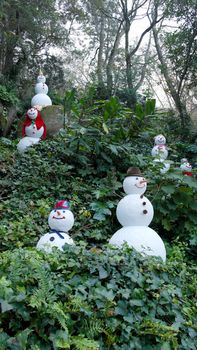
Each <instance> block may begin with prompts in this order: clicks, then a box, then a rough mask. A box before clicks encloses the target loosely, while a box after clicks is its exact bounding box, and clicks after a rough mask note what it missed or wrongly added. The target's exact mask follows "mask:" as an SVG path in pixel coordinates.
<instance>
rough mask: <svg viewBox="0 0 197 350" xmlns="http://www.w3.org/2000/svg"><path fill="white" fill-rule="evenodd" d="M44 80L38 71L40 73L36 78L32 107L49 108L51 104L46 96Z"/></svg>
mask: <svg viewBox="0 0 197 350" xmlns="http://www.w3.org/2000/svg"><path fill="white" fill-rule="evenodd" d="M45 82H46V78H45V76H44V75H43V73H42V71H41V70H40V73H39V75H38V77H37V84H36V86H35V93H36V95H35V96H34V97H33V98H32V100H31V105H32V107H34V106H42V107H46V106H51V105H52V102H51V99H50V97H49V96H47V94H48V86H47V85H46V83H45Z"/></svg>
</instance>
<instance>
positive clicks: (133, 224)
mask: <svg viewBox="0 0 197 350" xmlns="http://www.w3.org/2000/svg"><path fill="white" fill-rule="evenodd" d="M127 175H128V176H127V177H126V178H125V179H124V181H123V189H124V191H125V193H126V196H125V197H124V198H122V199H121V200H120V201H119V203H118V205H117V209H116V216H117V219H118V221H119V222H120V224H121V225H122V226H123V227H122V228H121V229H119V230H118V231H116V232H115V233H114V235H113V236H112V237H111V239H110V241H109V243H110V244H112V245H116V246H119V247H120V246H122V245H123V244H124V243H127V244H128V245H129V246H131V247H133V248H135V249H136V250H137V251H138V252H140V253H142V254H144V255H153V256H158V257H161V259H162V260H163V261H164V262H165V260H166V250H165V246H164V243H163V241H162V239H161V238H160V237H159V235H158V234H157V233H156V232H155V231H154V230H153V229H151V228H150V227H148V225H149V224H150V223H151V221H152V219H153V215H154V211H153V206H152V204H151V202H150V201H149V200H148V198H146V197H145V196H144V192H145V191H146V188H147V180H146V179H145V178H144V177H143V176H142V174H141V172H140V169H139V168H136V167H131V168H129V169H128V171H127Z"/></svg>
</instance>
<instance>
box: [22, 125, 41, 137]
mask: <svg viewBox="0 0 197 350" xmlns="http://www.w3.org/2000/svg"><path fill="white" fill-rule="evenodd" d="M43 133H44V127H43V126H41V128H40V129H37V127H36V125H35V124H34V125H32V124H31V125H28V126H26V127H25V135H26V136H29V137H34V138H41V137H42V135H43Z"/></svg>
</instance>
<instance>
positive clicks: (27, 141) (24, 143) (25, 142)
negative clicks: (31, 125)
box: [17, 136, 40, 153]
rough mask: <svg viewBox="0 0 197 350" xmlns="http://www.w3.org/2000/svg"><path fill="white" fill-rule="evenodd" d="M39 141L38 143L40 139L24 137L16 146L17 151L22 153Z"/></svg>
mask: <svg viewBox="0 0 197 350" xmlns="http://www.w3.org/2000/svg"><path fill="white" fill-rule="evenodd" d="M39 141H40V138H35V137H29V136H25V137H23V138H22V139H21V140H20V141H19V143H18V145H17V150H18V151H19V152H20V153H24V152H25V150H26V149H27V148H28V147H30V146H33V145H35V144H37V143H38V142H39Z"/></svg>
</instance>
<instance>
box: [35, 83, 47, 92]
mask: <svg viewBox="0 0 197 350" xmlns="http://www.w3.org/2000/svg"><path fill="white" fill-rule="evenodd" d="M48 91H49V88H48V86H47V84H45V83H37V84H36V86H35V93H36V94H48Z"/></svg>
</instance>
